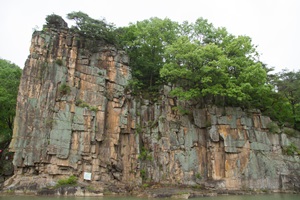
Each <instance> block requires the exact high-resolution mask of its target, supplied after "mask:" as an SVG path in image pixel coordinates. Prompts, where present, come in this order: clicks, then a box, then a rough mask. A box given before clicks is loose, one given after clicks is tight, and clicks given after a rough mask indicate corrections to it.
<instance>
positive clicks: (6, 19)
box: [0, 0, 300, 71]
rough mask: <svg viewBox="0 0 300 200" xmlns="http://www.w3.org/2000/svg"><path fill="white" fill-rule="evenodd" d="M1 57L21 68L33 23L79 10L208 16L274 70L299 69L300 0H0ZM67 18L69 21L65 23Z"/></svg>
mask: <svg viewBox="0 0 300 200" xmlns="http://www.w3.org/2000/svg"><path fill="white" fill-rule="evenodd" d="M0 5H1V6H0V25H1V32H0V57H1V58H3V59H7V60H10V61H11V62H13V63H15V64H17V65H19V66H20V67H21V68H23V67H24V63H25V60H26V58H27V56H28V55H29V47H30V40H31V35H32V33H33V29H34V28H37V27H39V28H41V27H42V26H43V24H44V23H45V17H46V16H47V15H49V14H52V13H55V14H58V15H60V16H62V17H63V18H65V17H66V14H67V13H70V12H72V11H82V12H85V13H87V14H88V15H89V16H90V17H92V18H95V19H102V18H105V19H106V20H107V21H108V22H111V23H114V24H115V25H116V26H127V25H128V24H129V23H130V22H136V21H141V20H144V19H149V18H150V17H159V18H165V17H168V18H170V19H171V20H173V21H177V22H182V21H185V20H187V21H189V22H195V20H196V19H197V18H199V17H203V18H205V19H208V21H209V22H211V23H213V25H214V26H215V27H225V28H226V29H227V30H228V32H230V33H232V34H234V35H247V36H250V37H251V38H252V41H253V44H255V45H258V51H259V53H260V54H261V57H260V59H261V61H263V62H265V63H266V64H267V65H268V66H269V67H275V68H276V71H280V70H281V69H283V68H287V69H290V70H300V1H299V0H111V1H109V0H48V1H45V0H0ZM68 23H70V22H68Z"/></svg>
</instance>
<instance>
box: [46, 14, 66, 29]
mask: <svg viewBox="0 0 300 200" xmlns="http://www.w3.org/2000/svg"><path fill="white" fill-rule="evenodd" d="M46 27H49V28H56V29H60V28H68V24H67V23H66V22H65V20H64V19H63V18H62V17H61V16H59V15H56V14H51V15H47V17H46Z"/></svg>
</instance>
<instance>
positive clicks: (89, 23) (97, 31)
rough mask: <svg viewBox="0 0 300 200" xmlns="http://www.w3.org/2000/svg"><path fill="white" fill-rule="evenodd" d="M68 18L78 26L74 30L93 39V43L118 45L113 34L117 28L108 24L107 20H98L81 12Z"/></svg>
mask: <svg viewBox="0 0 300 200" xmlns="http://www.w3.org/2000/svg"><path fill="white" fill-rule="evenodd" d="M67 18H68V19H70V20H74V21H75V24H76V26H75V27H72V30H73V31H75V32H76V33H78V34H80V35H82V36H84V37H86V38H89V39H92V41H105V42H107V43H110V44H115V43H116V38H115V34H114V33H113V31H114V29H115V27H114V25H113V24H109V23H107V22H106V21H105V19H103V20H96V19H93V18H91V17H89V16H88V15H87V14H85V13H83V12H81V11H79V12H72V13H69V14H67ZM93 45H95V44H93Z"/></svg>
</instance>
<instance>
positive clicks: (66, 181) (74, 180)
mask: <svg viewBox="0 0 300 200" xmlns="http://www.w3.org/2000/svg"><path fill="white" fill-rule="evenodd" d="M77 179H78V178H77V177H76V176H74V175H71V176H70V177H68V178H63V179H59V180H58V181H57V184H56V186H57V187H61V186H69V185H76V184H77Z"/></svg>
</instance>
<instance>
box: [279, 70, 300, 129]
mask: <svg viewBox="0 0 300 200" xmlns="http://www.w3.org/2000/svg"><path fill="white" fill-rule="evenodd" d="M277 77H278V79H277V80H276V83H275V84H276V86H277V89H278V93H279V94H280V95H281V96H282V99H283V102H285V104H284V105H285V108H284V110H285V111H286V112H288V114H287V115H285V116H282V118H283V119H282V121H283V120H284V121H287V122H290V123H291V124H292V125H293V128H294V129H298V130H299V129H300V88H299V86H300V71H297V72H295V71H288V70H282V71H281V72H280V73H278V76H277ZM278 115H282V113H281V112H280V110H279V111H278Z"/></svg>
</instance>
